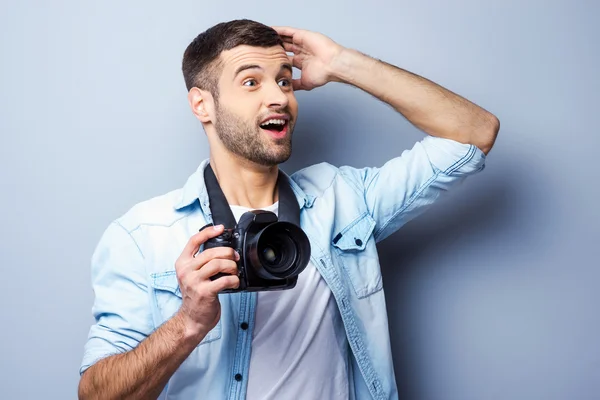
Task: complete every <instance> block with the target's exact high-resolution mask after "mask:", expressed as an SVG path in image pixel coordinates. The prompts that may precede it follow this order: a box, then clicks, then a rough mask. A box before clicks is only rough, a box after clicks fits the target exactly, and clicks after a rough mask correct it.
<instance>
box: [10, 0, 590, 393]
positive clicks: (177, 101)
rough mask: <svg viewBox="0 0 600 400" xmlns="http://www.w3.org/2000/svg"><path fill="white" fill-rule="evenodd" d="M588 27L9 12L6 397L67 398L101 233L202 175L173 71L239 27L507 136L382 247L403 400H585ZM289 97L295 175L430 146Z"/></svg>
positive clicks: (368, 100) (117, 10) (368, 102)
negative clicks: (364, 59) (251, 25)
mask: <svg viewBox="0 0 600 400" xmlns="http://www.w3.org/2000/svg"><path fill="white" fill-rule="evenodd" d="M599 16H600V6H599V3H598V2H595V1H592V0H589V1H584V0H580V1H576V2H568V1H566V0H565V1H525V2H523V1H518V2H517V1H515V0H509V1H501V2H497V1H487V2H482V1H476V0H461V1H442V0H438V1H432V0H427V1H418V2H417V1H410V2H409V1H392V0H389V1H368V2H364V1H361V2H345V3H342V2H337V1H323V0H310V1H302V2H291V3H290V2H272V1H259V2H257V1H239V0H236V1H229V2H222V3H218V2H208V1H179V2H164V1H127V2H117V1H101V2H82V1H74V0H71V1H46V2H41V1H40V2H34V1H22V2H16V1H13V2H8V1H3V2H2V7H1V8H0V69H1V70H0V84H1V86H0V133H1V143H0V178H1V184H2V185H1V187H2V196H0V209H1V210H2V211H1V212H2V221H1V224H0V249H1V253H0V263H1V266H2V278H1V282H2V284H1V285H0V307H1V310H2V311H1V315H0V317H1V318H0V324H1V325H0V327H1V329H0V382H2V395H1V396H0V397H2V398H4V399H75V398H76V396H77V394H76V393H77V392H76V390H77V384H78V380H79V375H78V369H79V365H80V362H81V358H82V354H83V345H84V343H85V341H86V336H87V333H88V329H89V327H90V324H91V323H92V316H91V307H92V301H93V292H92V290H91V282H90V257H91V254H92V252H93V250H94V247H95V246H96V244H97V242H98V240H99V238H100V235H101V233H102V232H103V231H104V229H105V228H106V227H107V226H108V224H109V223H110V222H111V221H112V220H113V219H115V218H117V217H118V216H120V215H122V214H123V213H124V212H126V211H127V210H128V209H129V208H130V207H131V206H133V205H134V204H135V203H137V202H139V201H143V200H146V199H148V198H151V197H154V196H157V195H160V194H162V193H165V192H167V191H170V190H173V189H176V188H178V187H181V186H182V185H183V183H184V182H185V180H186V178H187V177H188V176H189V175H190V174H191V173H192V172H193V171H194V170H195V169H196V167H197V166H198V164H199V162H200V161H201V160H202V159H204V158H205V157H207V156H208V144H207V141H206V137H205V134H204V132H203V131H202V128H201V125H200V122H199V121H198V120H196V119H195V118H194V116H193V115H192V113H191V111H190V109H189V106H188V104H187V99H186V90H185V86H184V82H183V77H182V74H181V58H182V55H183V51H184V50H185V48H186V46H187V45H188V43H189V42H190V41H191V40H192V39H193V38H194V37H195V36H196V35H197V34H198V33H200V32H201V31H204V30H205V29H207V28H208V27H210V26H212V25H213V24H215V23H218V22H221V21H225V20H231V19H236V18H251V19H255V20H258V21H261V22H263V23H266V24H269V25H290V26H294V27H298V28H304V29H310V30H316V31H319V32H322V33H324V34H326V35H328V36H330V37H331V38H333V39H334V40H335V41H337V42H338V43H340V44H342V45H344V46H347V47H352V48H355V49H358V50H360V51H362V52H364V53H366V54H369V55H371V56H373V57H376V58H379V59H382V60H385V61H387V62H390V63H392V64H395V65H397V66H399V67H401V68H404V69H407V70H409V71H412V72H415V73H417V74H419V75H422V76H425V77H427V78H429V79H431V80H433V81H435V82H437V83H439V84H441V85H442V86H445V87H446V88H448V89H450V90H452V91H455V92H457V93H459V94H461V95H462V96H464V97H466V98H468V99H470V100H472V101H474V102H475V103H476V104H478V105H480V106H482V107H484V108H485V109H487V110H489V111H491V112H493V113H494V114H495V115H497V116H498V118H499V119H500V121H501V131H500V135H499V137H498V140H497V143H496V146H495V147H494V149H493V150H492V152H491V153H490V154H489V156H488V161H487V167H486V169H485V170H484V171H483V173H481V174H479V175H477V176H475V177H473V178H471V179H470V180H468V181H467V182H465V184H464V185H462V186H461V187H460V188H459V189H458V190H456V191H454V192H453V193H452V194H451V195H450V196H449V197H448V198H446V199H445V200H444V201H442V202H439V203H437V204H436V205H435V206H434V207H433V208H432V209H431V210H430V211H429V212H427V213H426V214H424V215H422V216H421V217H419V218H417V219H416V220H414V221H412V222H410V223H409V224H407V225H406V226H405V227H403V228H402V229H401V230H400V231H398V232H397V233H396V234H394V235H392V236H391V237H390V238H388V239H387V240H385V241H384V242H382V243H381V244H380V246H379V248H380V254H381V263H382V269H383V279H384V287H385V290H386V300H387V304H388V310H387V311H388V313H389V318H390V334H391V338H392V350H393V356H394V364H395V373H396V378H397V382H398V388H399V392H400V396H401V398H403V399H411V400H482V399H498V400H499V399H514V400H567V399H577V400H588V399H589V400H591V399H597V398H598V396H599V395H600V380H599V379H598V376H599V375H600V344H599V341H600V339H599V337H600V336H599V332H600V312H598V304H600V271H599V270H600V268H599V267H600V261H599V258H600V257H599V256H600V251H599V248H600V240H599V239H600V234H599V223H600V218H599V211H598V207H597V205H598V200H597V193H598V189H597V188H596V186H597V185H598V177H599V174H598V161H597V156H596V154H597V151H598V146H599V145H600V139H599V138H598V136H599V134H600V133H599V132H598V115H599V106H600V96H599V92H600V79H599V78H598V73H599V71H600V45H599V44H598V41H599V39H600V29H599V28H598V25H597V24H596V20H597V18H598V17H599ZM297 97H298V100H299V104H300V117H299V120H298V124H297V129H296V131H295V139H294V153H293V155H292V158H291V159H290V160H289V161H288V162H286V163H285V164H283V166H282V168H283V169H284V170H285V171H286V172H288V173H292V172H294V171H296V170H298V169H300V168H302V167H305V166H307V165H310V164H313V163H317V162H321V161H327V162H330V163H332V164H334V165H338V166H340V165H352V166H356V167H364V166H379V165H382V164H383V163H384V162H385V161H386V160H388V159H390V158H392V157H395V156H397V155H399V154H400V153H401V152H402V151H403V150H405V149H407V148H410V147H412V145H413V144H414V142H415V141H417V140H420V139H421V138H422V137H423V136H424V134H423V133H422V132H420V131H419V130H417V129H416V128H415V127H413V126H412V125H411V124H409V123H408V122H407V121H406V120H405V119H404V118H403V117H402V116H401V115H400V114H397V113H396V112H395V111H394V110H393V109H392V108H391V107H389V106H387V105H386V104H383V103H381V102H379V101H377V100H376V99H374V98H373V97H371V96H369V95H368V94H366V93H364V92H361V91H360V90H357V89H355V88H352V87H349V86H345V85H343V84H330V85H328V86H325V87H322V88H319V89H316V90H313V91H311V92H298V93H297ZM299 398H300V396H299Z"/></svg>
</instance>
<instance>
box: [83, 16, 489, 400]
mask: <svg viewBox="0 0 600 400" xmlns="http://www.w3.org/2000/svg"><path fill="white" fill-rule="evenodd" d="M286 51H287V52H290V53H293V55H291V56H289V55H288V54H287V53H286ZM292 66H294V67H297V68H298V69H300V70H301V77H300V78H299V79H293V78H292ZM183 73H184V77H185V82H186V85H187V89H188V91H189V94H188V100H189V104H190V107H191V109H192V112H193V113H194V115H195V116H196V117H197V118H198V119H199V120H200V121H201V122H202V125H203V127H204V130H205V132H206V135H207V137H208V141H209V145H210V159H209V160H205V161H204V162H203V163H201V165H200V167H199V168H198V171H197V172H196V173H194V174H193V175H192V176H191V177H190V178H189V180H188V181H187V183H186V184H185V186H184V187H183V188H182V189H179V190H175V191H173V192H170V193H167V194H165V195H163V196H160V197H157V198H154V199H151V200H149V201H146V202H143V203H141V204H138V205H136V206H135V207H133V208H132V209H131V210H130V211H129V212H127V213H126V214H125V215H123V216H122V217H120V218H118V219H117V220H116V221H114V222H113V223H112V224H111V225H110V226H109V227H108V228H107V230H106V232H105V233H104V235H103V236H102V238H101V240H100V243H99V244H98V247H97V249H96V251H95V253H94V256H93V258H92V279H93V286H94V290H95V295H96V299H95V303H94V308H93V312H94V316H95V317H96V321H97V322H96V324H95V325H93V326H92V328H91V330H90V334H89V338H88V342H87V344H86V347H85V355H84V359H83V363H82V367H81V371H80V372H81V373H82V377H81V381H80V385H79V397H80V398H82V399H100V398H101V399H113V398H114V399H123V398H127V399H130V398H131V399H147V398H157V397H158V398H161V399H166V398H168V399H198V398H203V399H204V398H206V399H243V398H249V399H296V398H301V399H348V398H350V399H367V398H375V399H390V398H397V390H396V383H395V380H394V371H393V365H392V358H391V351H390V343H389V334H388V325H387V316H386V306H385V301H384V294H383V290H382V280H381V273H380V269H379V263H378V258H377V251H376V242H378V241H380V240H383V239H384V238H385V237H387V236H389V235H390V234H391V233H393V232H394V231H396V230H397V229H398V228H399V227H400V226H401V225H403V224H404V223H406V222H407V221H408V220H409V219H411V218H413V217H415V216H416V215H418V214H419V213H421V212H422V211H423V210H424V209H425V208H426V206H428V205H430V204H432V203H433V202H434V201H435V200H436V199H437V198H438V196H440V195H441V194H442V193H443V192H445V191H447V190H449V189H450V188H452V187H453V186H455V185H456V184H457V183H459V182H461V181H462V180H463V179H464V178H465V177H466V176H468V175H470V174H472V173H475V172H478V171H480V170H482V169H483V167H484V159H485V155H486V154H487V153H488V152H489V151H490V149H491V148H492V146H493V144H494V141H495V138H496V135H497V133H498V130H499V122H498V120H497V118H496V117H494V116H493V115H492V114H490V113H489V112H487V111H485V110H483V109H482V108H480V107H478V106H476V105H475V104H473V103H471V102H469V101H467V100H465V99H464V98H462V97H459V96H458V95H456V94H454V93H451V92H450V91H448V90H446V89H444V88H442V87H440V86H438V85H436V84H435V83H433V82H430V81H428V80H426V79H424V78H421V77H419V76H417V75H414V74H412V73H409V72H407V71H404V70H402V69H399V68H396V67H394V66H391V65H389V64H386V63H384V62H381V61H378V60H374V59H372V58H370V57H368V56H366V55H363V54H361V53H359V52H357V51H354V50H351V49H347V48H344V47H342V46H341V45H339V44H337V43H335V42H334V41H332V40H331V39H329V38H327V37H325V36H323V35H321V34H319V33H316V32H309V31H304V30H298V29H293V28H288V27H275V28H273V29H272V28H270V27H267V26H264V25H262V24H259V23H256V22H253V21H248V20H238V21H231V22H228V23H222V24H218V25H216V26H214V27H212V28H211V29H209V30H207V31H206V32H204V33H202V34H200V35H199V36H198V37H197V38H196V39H195V40H194V41H193V42H192V43H191V44H190V45H189V46H188V48H187V50H186V51H185V54H184V58H183ZM332 81H335V82H344V83H347V84H351V85H354V86H356V87H358V88H360V89H362V90H364V91H366V92H368V93H370V94H372V95H373V96H375V97H376V98H378V99H380V100H382V101H385V102H387V103H388V104H390V105H391V106H392V107H394V108H395V109H396V110H397V111H398V112H400V113H402V115H404V116H405V117H406V118H407V119H408V120H409V121H410V122H411V123H413V124H414V125H415V126H417V127H418V128H420V129H421V130H423V131H424V132H426V133H428V136H427V137H425V139H423V140H422V141H421V142H419V143H417V144H416V145H415V146H414V147H413V148H412V149H411V150H410V151H405V152H404V153H403V154H402V155H399V157H397V158H395V159H392V160H390V161H389V162H387V163H386V164H385V165H383V166H382V167H381V168H364V169H355V168H351V167H341V168H337V167H334V166H332V165H329V164H326V163H323V164H319V165H315V166H311V167H309V168H306V169H304V170H302V171H299V172H296V173H295V174H293V175H291V176H290V177H287V176H285V175H284V176H285V178H286V179H287V180H286V182H289V185H290V186H291V188H292V190H293V193H294V195H295V197H296V199H297V201H298V206H299V208H300V221H301V222H300V223H301V227H302V229H303V231H305V232H306V234H307V236H308V238H309V239H310V246H311V259H310V263H309V265H308V266H307V267H306V269H305V270H304V271H303V272H302V273H301V274H300V277H299V279H298V283H297V285H296V287H295V288H293V289H287V290H281V291H270V292H259V293H256V292H254V293H248V292H242V293H220V292H221V291H222V290H224V289H233V288H237V287H238V285H239V278H238V276H237V275H236V274H237V265H236V261H237V260H238V258H239V255H238V254H237V253H236V252H235V251H234V250H233V249H231V248H229V247H217V248H211V249H206V250H204V251H202V252H199V249H200V247H201V245H202V244H203V243H204V242H206V241H207V240H208V239H210V238H213V237H215V236H217V235H219V234H221V233H222V232H223V226H218V227H215V228H214V229H213V228H208V229H203V230H201V231H200V232H198V230H199V228H201V227H203V226H205V225H207V224H211V223H212V222H213V221H212V215H211V208H210V204H209V201H208V199H209V197H208V195H207V188H206V182H205V180H204V174H203V173H204V171H205V169H206V167H207V165H208V163H210V167H211V168H212V170H213V171H214V175H215V176H216V178H217V179H218V185H219V186H220V188H221V189H222V192H223V194H224V195H225V197H226V200H227V203H228V204H229V205H230V207H231V209H232V211H233V213H234V214H235V217H236V218H239V217H240V215H241V214H242V213H243V212H245V211H248V210H253V209H265V210H269V211H272V212H275V213H277V212H278V205H279V193H280V192H279V190H278V185H277V179H278V176H279V169H278V164H280V163H282V162H284V161H286V160H287V159H288V157H289V156H290V154H291V141H292V132H293V130H294V126H295V123H296V120H297V115H298V105H297V103H296V99H295V97H294V90H311V89H314V88H316V87H319V86H322V85H324V84H326V83H328V82H332ZM369 134H371V133H369ZM217 273H224V274H226V275H225V276H222V277H221V278H219V279H215V280H212V279H210V278H211V277H213V276H214V275H216V274H217Z"/></svg>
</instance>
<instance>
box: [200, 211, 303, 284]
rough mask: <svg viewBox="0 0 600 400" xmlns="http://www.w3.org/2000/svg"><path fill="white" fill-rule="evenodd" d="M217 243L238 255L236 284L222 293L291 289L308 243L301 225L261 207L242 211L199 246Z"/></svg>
mask: <svg viewBox="0 0 600 400" xmlns="http://www.w3.org/2000/svg"><path fill="white" fill-rule="evenodd" d="M202 229H204V228H202ZM221 246H226V247H231V248H233V249H235V250H236V251H237V252H238V254H239V255H240V260H239V261H238V262H237V266H238V277H239V279H240V285H239V287H238V288H236V289H225V290H223V291H222V293H235V292H244V291H245V292H257V291H270V290H284V289H291V288H293V287H295V286H296V282H297V281H298V275H299V274H300V272H302V271H303V270H304V269H305V268H306V266H307V265H308V262H309V260H310V243H309V241H308V237H307V236H306V234H305V233H304V232H303V231H302V229H300V227H298V226H297V225H295V224H292V223H290V222H284V221H278V219H277V215H275V213H272V212H270V211H264V210H253V211H248V212H246V213H244V214H243V215H242V216H241V217H240V220H239V222H238V223H237V224H236V226H235V227H234V228H226V229H225V230H224V232H223V233H222V234H221V235H219V236H217V237H214V238H211V239H209V240H207V241H206V242H205V243H204V246H203V247H204V250H206V249H210V248H214V247H221ZM223 275H224V274H217V275H215V276H213V277H211V279H212V280H214V279H218V278H220V277H221V276H223Z"/></svg>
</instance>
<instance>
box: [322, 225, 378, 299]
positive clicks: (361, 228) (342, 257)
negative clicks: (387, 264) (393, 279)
mask: <svg viewBox="0 0 600 400" xmlns="http://www.w3.org/2000/svg"><path fill="white" fill-rule="evenodd" d="M373 229H375V220H374V219H373V218H372V217H371V216H370V215H369V214H368V213H364V214H362V215H361V216H359V217H358V218H356V219H355V220H354V221H352V222H351V223H350V224H348V225H347V226H346V227H344V228H343V229H342V230H341V231H340V232H339V233H338V234H337V235H336V237H335V238H334V239H333V242H332V245H333V252H332V253H333V254H332V255H333V257H334V258H335V259H336V260H337V261H338V263H339V264H341V267H342V272H345V274H346V275H347V276H348V279H349V280H350V283H351V284H352V287H353V288H354V291H355V293H356V296H357V297H358V298H359V299H360V298H364V297H367V296H370V295H372V294H373V293H376V292H378V291H379V290H381V289H382V288H383V282H382V278H381V269H380V266H379V257H378V255H377V246H376V244H375V239H374V237H373Z"/></svg>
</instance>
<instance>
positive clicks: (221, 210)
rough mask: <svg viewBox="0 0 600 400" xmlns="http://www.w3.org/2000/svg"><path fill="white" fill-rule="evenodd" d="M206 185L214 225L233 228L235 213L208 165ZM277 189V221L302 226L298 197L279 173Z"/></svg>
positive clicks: (205, 178) (205, 176)
mask: <svg viewBox="0 0 600 400" xmlns="http://www.w3.org/2000/svg"><path fill="white" fill-rule="evenodd" d="M204 183H205V185H206V190H207V191H208V201H209V203H210V211H211V213H212V220H213V224H214V225H219V224H223V225H224V226H225V228H233V227H235V225H236V221H235V217H234V216H233V212H232V211H231V208H230V207H229V203H227V199H226V198H225V195H224V194H223V191H222V190H221V186H219V181H218V180H217V177H216V176H215V173H214V171H213V169H212V167H211V166H210V163H208V164H207V166H206V168H205V169H204ZM277 189H278V190H279V211H278V217H277V219H278V220H279V221H286V222H291V223H293V224H294V225H297V226H300V206H299V205H298V200H297V199H296V195H295V194H294V191H293V190H292V187H291V186H290V183H289V181H288V178H287V177H286V176H285V175H284V174H283V172H281V171H279V172H278V175H277Z"/></svg>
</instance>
